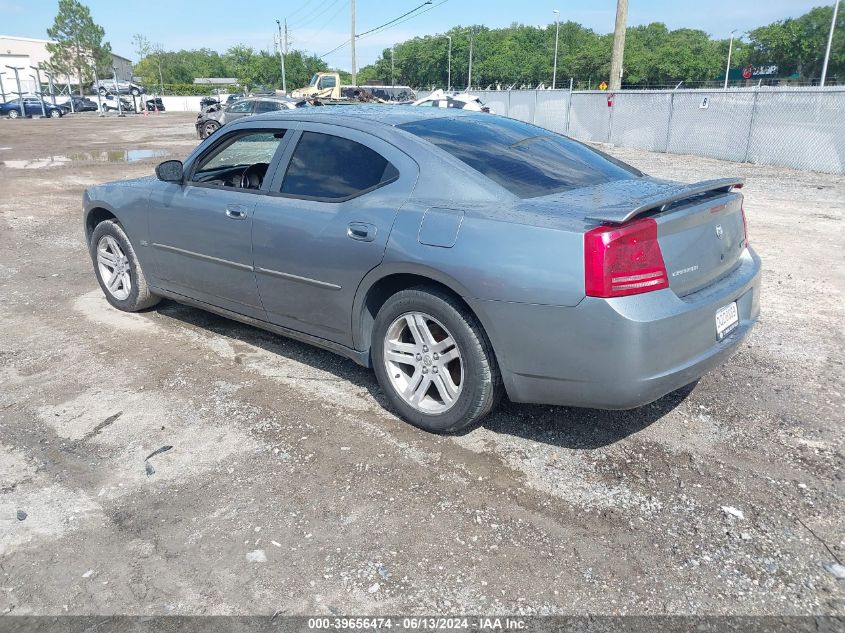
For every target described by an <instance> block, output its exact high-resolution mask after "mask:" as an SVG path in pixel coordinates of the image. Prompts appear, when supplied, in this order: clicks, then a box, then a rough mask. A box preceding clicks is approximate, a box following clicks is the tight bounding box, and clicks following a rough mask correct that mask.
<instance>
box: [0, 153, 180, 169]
mask: <svg viewBox="0 0 845 633" xmlns="http://www.w3.org/2000/svg"><path fill="white" fill-rule="evenodd" d="M169 154H170V152H168V151H167V150H166V149H121V150H107V151H102V152H76V153H75V154H69V155H67V156H64V155H59V156H47V157H45V158H32V159H29V160H4V161H0V165H3V166H4V167H9V168H10V169H44V168H48V167H59V166H61V165H67V164H68V163H134V162H135V161H139V160H144V159H145V158H163V157H164V156H168V155H169Z"/></svg>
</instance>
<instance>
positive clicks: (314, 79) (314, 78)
mask: <svg viewBox="0 0 845 633" xmlns="http://www.w3.org/2000/svg"><path fill="white" fill-rule="evenodd" d="M319 80H320V75H318V74H317V73H314V76H313V77H311V83H310V84H308V85H309V86H311V87H312V88H313V87H314V86H316V85H317V82H318V81H319Z"/></svg>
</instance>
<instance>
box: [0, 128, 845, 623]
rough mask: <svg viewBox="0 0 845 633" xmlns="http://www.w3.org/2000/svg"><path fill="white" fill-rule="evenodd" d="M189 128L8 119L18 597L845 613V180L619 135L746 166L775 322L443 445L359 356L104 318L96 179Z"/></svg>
mask: <svg viewBox="0 0 845 633" xmlns="http://www.w3.org/2000/svg"><path fill="white" fill-rule="evenodd" d="M192 121H193V115H190V114H186V113H167V114H163V115H157V116H151V117H140V116H139V117H132V118H126V119H118V118H117V117H111V118H107V119H99V118H97V117H96V116H91V117H86V116H84V115H77V116H76V117H67V118H66V119H63V120H59V121H52V120H44V121H41V120H31V121H7V120H2V121H0V190H1V191H2V195H0V381H2V383H0V384H2V389H0V613H4V612H5V613H14V614H92V613H98V614H118V613H119V614H205V615H211V614H272V613H274V612H276V611H282V612H284V613H288V614H301V613H317V614H319V613H325V614H337V613H432V612H453V613H455V612H457V613H475V612H484V613H514V614H516V613H521V614H532V613H566V614H587V613H603V614H664V613H673V614H770V613H776V614H838V615H842V614H845V579H843V577H842V576H843V572H845V568H843V567H841V566H837V562H836V561H837V558H838V559H839V560H845V508H844V507H843V466H845V448H843V424H842V422H843V404H842V401H843V390H845V381H844V380H843V354H842V350H843V346H844V344H845V340H844V339H845V336H843V332H845V329H843V326H842V323H843V320H845V302H843V288H845V271H843V250H842V249H843V244H845V236H843V218H845V177H842V176H830V175H823V174H816V173H807V172H799V171H794V170H789V169H781V168H772V167H761V166H754V165H738V164H732V163H727V162H721V161H715V160H708V159H702V158H697V157H690V156H674V155H665V154H654V153H648V152H643V151H638V150H632V149H619V148H605V149H608V151H610V152H611V153H612V154H614V155H616V156H618V157H620V158H622V159H624V160H626V161H629V162H630V163H632V164H634V165H635V166H637V167H639V168H641V169H643V170H644V171H646V172H648V173H651V174H653V175H656V176H661V177H668V178H675V179H679V180H686V181H692V180H700V179H704V178H712V177H720V176H729V175H736V174H739V175H742V176H745V177H746V178H747V184H746V188H745V189H744V192H745V195H746V204H745V208H746V211H747V213H748V219H749V230H750V237H751V241H752V243H753V244H754V247H755V248H756V249H757V251H758V252H759V253H760V255H761V257H762V258H763V263H764V268H765V270H764V278H763V295H762V317H761V320H760V323H759V325H758V327H757V328H756V329H755V331H754V333H753V334H752V336H751V337H750V339H749V340H748V341H747V344H746V345H744V346H743V349H742V350H741V351H740V353H739V354H737V356H736V357H735V358H734V359H733V360H732V361H731V362H730V363H728V364H727V365H725V366H724V367H722V368H720V369H718V370H717V371H714V372H713V373H712V374H709V375H707V376H705V377H704V378H703V379H702V380H701V381H700V382H699V383H698V385H697V386H696V387H695V388H694V389H692V390H687V391H686V392H684V393H675V394H672V395H670V396H667V397H666V398H664V399H662V400H660V401H658V402H656V403H654V404H652V405H650V406H647V407H644V408H641V409H638V410H635V411H627V412H604V411H593V410H580V409H570V408H558V407H543V406H523V405H514V404H508V403H505V404H504V405H503V406H502V407H501V409H500V410H499V411H498V412H497V413H496V414H495V415H493V416H492V417H490V418H489V419H487V420H486V421H485V422H484V423H483V425H482V426H480V427H478V428H475V429H473V430H471V431H469V432H466V433H464V434H461V435H457V436H451V437H438V436H433V435H428V434H425V433H423V432H421V431H418V430H416V429H414V428H412V427H410V426H408V425H406V424H404V423H402V422H401V421H400V420H398V419H397V418H396V417H395V416H394V415H392V414H391V413H390V412H389V411H387V410H386V409H385V400H384V397H383V395H382V393H381V392H380V390H379V387H378V385H377V384H376V381H375V379H374V377H373V375H372V374H371V373H370V372H369V371H366V370H364V369H362V368H360V367H357V366H356V365H354V364H353V363H352V362H351V361H347V360H344V359H341V358H339V357H336V356H334V355H332V354H330V353H328V352H324V351H321V350H318V349H314V348H311V347H308V346H306V345H303V344H300V343H296V342H293V341H289V340H286V339H283V338H280V337H277V336H274V335H271V334H268V333H265V332H262V331H259V330H256V329H252V328H249V327H247V326H242V325H239V324H236V323H233V322H231V321H227V320H225V319H222V318H219V317H216V316H212V315H210V314H206V313H204V312H201V311H199V310H195V309H191V308H187V307H183V306H180V305H178V304H175V303H172V302H164V303H162V304H160V305H159V306H158V307H157V308H156V309H154V310H152V311H150V312H147V313H143V314H137V315H129V314H123V313H120V312H117V311H115V310H113V309H111V308H110V307H108V305H107V304H106V302H105V301H104V299H103V298H102V295H101V292H100V290H99V288H98V287H97V284H96V281H95V279H94V275H93V272H92V267H91V262H90V260H89V258H88V255H87V252H86V248H85V244H84V243H83V235H82V227H81V222H80V199H81V195H82V191H83V189H84V188H85V187H86V186H88V185H91V184H94V183H99V182H103V181H108V180H114V179H120V178H132V177H136V176H141V175H147V174H149V173H151V172H152V169H153V166H154V164H155V163H156V162H157V160H160V159H159V158H146V159H141V160H137V161H132V162H125V161H124V160H123V159H124V158H127V157H128V158H132V159H134V158H137V157H138V155H137V154H134V153H133V154H129V155H126V154H125V153H124V151H125V150H139V149H141V150H163V151H166V152H169V155H170V156H173V157H179V158H181V157H183V156H184V155H186V154H187V153H188V151H189V150H190V149H191V148H192V147H193V146H194V145H195V144H196V142H197V141H196V139H195V138H194V136H193V127H192ZM157 153H159V154H161V153H163V152H157ZM165 446H169V447H172V448H171V449H170V450H167V451H165V452H162V453H160V454H158V455H156V456H154V457H152V458H150V459H149V461H148V462H147V463H148V464H149V465H150V466H151V468H149V469H147V468H145V457H147V455H149V454H150V453H152V452H153V451H155V450H156V449H159V448H162V447H165ZM150 470H152V471H153V472H152V473H150V472H149V471H150Z"/></svg>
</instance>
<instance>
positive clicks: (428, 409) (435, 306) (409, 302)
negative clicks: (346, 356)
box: [371, 286, 502, 433]
mask: <svg viewBox="0 0 845 633" xmlns="http://www.w3.org/2000/svg"><path fill="white" fill-rule="evenodd" d="M371 349H372V359H373V368H374V370H375V374H376V377H377V378H378V381H379V384H380V385H381V387H382V389H383V390H384V392H385V394H386V395H387V398H388V400H389V401H390V403H391V405H392V406H393V408H394V409H395V410H396V411H397V412H398V413H399V415H400V416H401V417H402V418H403V419H405V420H406V421H408V422H410V423H411V424H413V425H414V426H417V427H420V428H421V429H425V430H426V431H430V432H432V433H449V432H454V431H458V430H460V429H462V428H465V427H467V426H470V425H472V424H475V423H476V422H478V421H479V420H481V419H482V418H483V417H484V416H486V415H487V414H489V413H490V412H491V411H492V410H493V408H494V407H495V406H496V404H497V403H498V401H499V399H500V397H501V393H502V379H501V374H500V373H499V368H498V365H497V363H496V358H495V355H494V354H493V348H492V346H491V345H490V341H489V340H488V339H487V335H486V334H485V333H484V330H483V328H482V327H481V324H480V323H479V322H478V320H477V319H476V318H475V316H474V315H473V314H472V313H471V312H469V310H467V308H466V307H465V306H464V305H463V304H461V302H460V301H458V300H457V299H456V298H455V297H453V296H452V295H450V294H448V293H447V292H444V291H443V290H441V289H439V288H436V287H430V286H418V287H415V288H411V289H408V290H403V291H401V292H398V293H396V294H395V295H393V296H392V297H390V298H389V299H388V300H387V301H386V302H385V304H384V305H383V306H382V307H381V309H380V310H379V312H378V315H377V316H376V319H375V323H374V326H373V340H372V347H371Z"/></svg>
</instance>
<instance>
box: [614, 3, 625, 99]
mask: <svg viewBox="0 0 845 633" xmlns="http://www.w3.org/2000/svg"><path fill="white" fill-rule="evenodd" d="M627 23H628V0H616V26H615V27H614V29H613V54H612V55H611V57H610V89H611V90H619V89H620V88H622V58H623V57H624V55H625V29H626V28H627V26H626V25H627Z"/></svg>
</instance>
